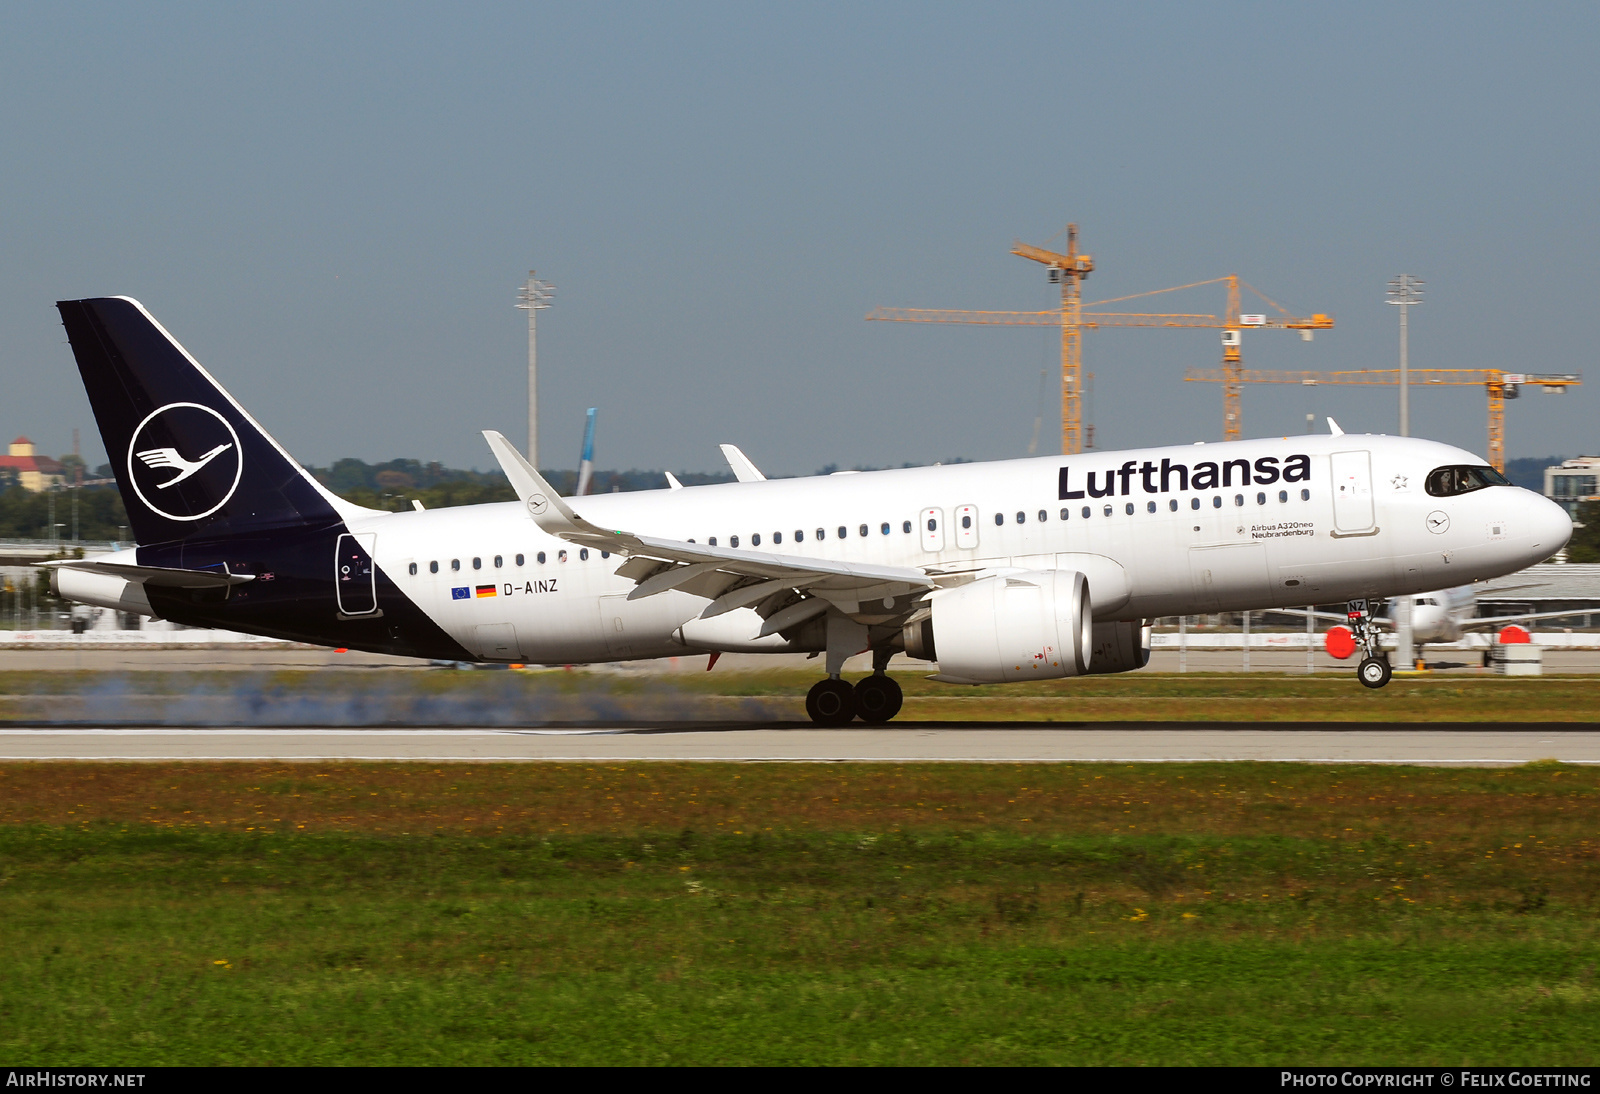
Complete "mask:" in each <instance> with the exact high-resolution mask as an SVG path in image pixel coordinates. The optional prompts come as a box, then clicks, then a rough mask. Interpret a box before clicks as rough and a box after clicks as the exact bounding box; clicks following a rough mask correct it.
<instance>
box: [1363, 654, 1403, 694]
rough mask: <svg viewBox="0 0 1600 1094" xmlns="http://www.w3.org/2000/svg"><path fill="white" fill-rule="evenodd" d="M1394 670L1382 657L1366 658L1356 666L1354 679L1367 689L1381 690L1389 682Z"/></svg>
mask: <svg viewBox="0 0 1600 1094" xmlns="http://www.w3.org/2000/svg"><path fill="white" fill-rule="evenodd" d="M1393 675H1394V670H1393V669H1391V668H1390V667H1389V662H1388V661H1386V660H1384V659H1383V658H1382V657H1368V658H1367V659H1366V660H1364V661H1362V662H1361V664H1359V665H1357V666H1356V677H1357V679H1359V680H1360V681H1361V682H1362V684H1364V685H1366V686H1367V687H1369V688H1381V687H1383V685H1385V684H1387V683H1388V682H1389V678H1390V677H1391V676H1393Z"/></svg>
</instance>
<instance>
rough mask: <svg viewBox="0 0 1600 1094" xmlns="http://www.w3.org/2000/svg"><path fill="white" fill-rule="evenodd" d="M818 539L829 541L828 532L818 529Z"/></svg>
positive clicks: (824, 529)
mask: <svg viewBox="0 0 1600 1094" xmlns="http://www.w3.org/2000/svg"><path fill="white" fill-rule="evenodd" d="M817 538H818V539H819V540H822V539H827V538H828V530H827V529H826V528H818V529H817Z"/></svg>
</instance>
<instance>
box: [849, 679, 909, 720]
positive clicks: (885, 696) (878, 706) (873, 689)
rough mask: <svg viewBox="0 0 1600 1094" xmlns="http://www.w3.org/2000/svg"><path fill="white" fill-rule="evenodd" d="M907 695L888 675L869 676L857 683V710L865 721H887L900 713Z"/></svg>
mask: <svg viewBox="0 0 1600 1094" xmlns="http://www.w3.org/2000/svg"><path fill="white" fill-rule="evenodd" d="M904 700H905V696H904V695H902V694H901V692H900V685H899V684H897V683H895V682H894V681H893V680H891V679H889V677H887V676H877V675H874V676H869V677H867V678H866V679H865V680H862V681H861V682H860V683H858V684H857V685H856V689H855V710H856V714H857V715H859V716H860V718H861V720H862V721H863V722H887V721H888V720H889V719H890V718H893V717H894V716H895V715H896V714H899V713H900V704H901V703H902V702H904Z"/></svg>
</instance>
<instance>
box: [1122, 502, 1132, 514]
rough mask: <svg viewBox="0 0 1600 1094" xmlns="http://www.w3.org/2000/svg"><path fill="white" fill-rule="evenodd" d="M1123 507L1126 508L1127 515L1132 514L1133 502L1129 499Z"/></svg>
mask: <svg viewBox="0 0 1600 1094" xmlns="http://www.w3.org/2000/svg"><path fill="white" fill-rule="evenodd" d="M1124 509H1125V510H1126V512H1127V514H1128V516H1130V517H1131V516H1133V502H1131V501H1130V502H1129V503H1128V504H1127V505H1126V506H1124Z"/></svg>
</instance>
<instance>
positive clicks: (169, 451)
mask: <svg viewBox="0 0 1600 1094" xmlns="http://www.w3.org/2000/svg"><path fill="white" fill-rule="evenodd" d="M56 307H57V309H59V310H60V312H61V322H62V324H63V325H64V326H65V327H66V329H67V338H68V339H69V340H70V341H71V343H72V353H73V356H75V357H76V358H77V361H78V371H79V372H80V373H81V374H82V375H83V386H84V388H85V390H86V391H87V392H88V394H89V404H90V406H91V407H93V409H94V416H95V421H96V423H97V424H98V425H99V427H100V436H101V438H102V439H103V440H104V441H105V446H106V455H107V456H108V457H109V459H110V461H111V467H112V471H113V473H114V474H115V475H116V477H117V486H118V488H119V489H120V490H121V491H122V501H123V504H124V505H125V506H126V507H127V510H128V520H129V522H130V523H131V525H132V531H133V535H134V538H135V539H136V540H137V541H138V542H139V543H140V544H141V545H143V544H150V543H163V542H169V541H172V540H179V539H188V538H191V537H194V536H199V535H205V536H207V537H211V536H226V535H231V534H234V533H238V532H246V531H261V530H264V529H268V528H274V527H283V526H286V525H306V524H332V523H335V522H337V521H338V520H339V519H340V518H341V517H342V516H346V515H354V514H356V513H359V512H362V510H361V509H360V508H359V507H357V506H353V505H350V504H349V503H347V502H343V501H341V500H340V499H338V498H336V497H334V496H333V495H332V494H330V493H329V492H328V491H327V490H325V489H324V488H323V487H322V485H321V484H320V483H318V482H316V480H314V479H312V478H311V476H310V475H308V474H307V473H306V471H305V469H304V468H302V467H301V466H300V464H299V463H297V462H296V461H295V460H294V459H293V458H291V457H290V456H289V454H288V453H287V452H285V451H284V450H283V447H282V446H281V445H279V444H278V442H277V441H275V440H273V439H272V437H271V436H270V435H269V434H268V433H267V431H266V430H264V429H262V428H261V426H260V425H259V424H257V422H256V420H255V419H254V418H252V417H251V416H250V415H249V414H248V413H246V412H245V410H244V408H243V407H241V406H240V405H239V404H238V403H237V402H235V401H234V399H233V397H232V396H230V395H229V394H228V393H227V392H226V391H224V390H223V388H222V386H221V385H220V384H218V383H217V382H216V381H215V380H214V379H212V378H211V375H210V374H209V373H208V372H206V370H205V369H203V368H201V367H200V365H199V363H198V362H196V361H195V359H194V358H193V357H191V356H189V354H188V352H187V351H186V350H185V349H184V348H183V347H182V346H181V345H179V344H178V342H177V340H176V339H174V338H173V337H172V336H171V335H170V334H168V333H167V332H166V330H165V329H164V328H163V327H162V326H161V324H159V323H157V322H156V321H155V319H153V318H152V317H151V316H150V313H149V312H147V311H145V309H144V307H143V305H141V304H140V303H139V302H138V301H136V300H131V299H128V298H127V297H103V298H99V299H94V300H63V301H58V302H57V303H56Z"/></svg>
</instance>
